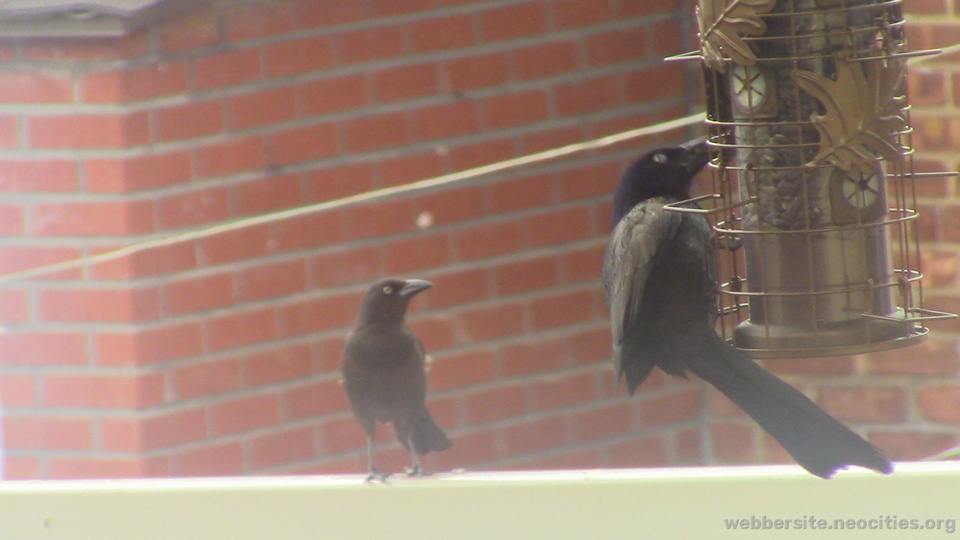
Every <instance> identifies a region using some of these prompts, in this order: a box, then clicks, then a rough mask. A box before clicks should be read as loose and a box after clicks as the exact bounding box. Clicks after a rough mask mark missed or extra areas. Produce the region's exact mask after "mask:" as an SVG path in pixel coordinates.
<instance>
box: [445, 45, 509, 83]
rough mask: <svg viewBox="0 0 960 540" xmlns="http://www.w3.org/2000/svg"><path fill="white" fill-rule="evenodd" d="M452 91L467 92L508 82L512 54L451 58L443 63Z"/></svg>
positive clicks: (502, 53)
mask: <svg viewBox="0 0 960 540" xmlns="http://www.w3.org/2000/svg"><path fill="white" fill-rule="evenodd" d="M441 69H442V70H443V73H444V74H446V79H447V81H448V83H449V85H450V91H451V92H466V91H469V90H476V89H478V88H488V87H492V86H500V85H503V84H506V83H507V82H508V81H509V80H510V56H509V54H507V53H505V52H497V53H489V54H483V55H476V56H464V57H458V58H451V59H449V60H447V61H446V62H444V63H443V64H442V68H441Z"/></svg>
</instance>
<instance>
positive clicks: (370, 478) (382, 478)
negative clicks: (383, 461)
mask: <svg viewBox="0 0 960 540" xmlns="http://www.w3.org/2000/svg"><path fill="white" fill-rule="evenodd" d="M389 477H390V473H387V474H384V473H382V472H380V471H378V470H376V469H373V470H371V471H370V474H368V475H367V479H366V480H364V481H363V483H364V484H369V483H371V482H377V483H379V484H383V485H387V484H388V483H389V482H387V478H389Z"/></svg>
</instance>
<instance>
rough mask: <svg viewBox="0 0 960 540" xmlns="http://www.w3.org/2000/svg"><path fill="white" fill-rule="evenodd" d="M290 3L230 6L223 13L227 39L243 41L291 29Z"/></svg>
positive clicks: (291, 8) (291, 7) (274, 34)
mask: <svg viewBox="0 0 960 540" xmlns="http://www.w3.org/2000/svg"><path fill="white" fill-rule="evenodd" d="M293 12H294V4H292V3H286V2H284V3H280V4H276V3H271V4H262V5H253V6H240V7H235V8H231V9H229V10H228V11H226V12H225V13H224V14H223V23H224V30H225V33H226V38H227V40H228V41H244V40H249V39H258V38H265V37H270V36H277V35H281V34H285V33H288V32H290V31H291V30H293Z"/></svg>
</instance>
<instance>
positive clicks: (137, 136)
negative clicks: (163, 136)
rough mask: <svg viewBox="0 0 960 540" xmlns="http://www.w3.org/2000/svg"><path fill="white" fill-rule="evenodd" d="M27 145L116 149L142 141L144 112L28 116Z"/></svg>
mask: <svg viewBox="0 0 960 540" xmlns="http://www.w3.org/2000/svg"><path fill="white" fill-rule="evenodd" d="M27 130H28V132H29V139H30V145H31V146H32V147H34V148H53V149H63V150H86V149H120V148H129V147H133V146H139V145H143V144H146V143H147V142H148V141H149V139H150V130H149V125H148V118H147V113H146V112H142V111H141V112H132V113H126V114H73V115H69V116H56V115H51V116H32V117H30V118H29V120H28V125H27Z"/></svg>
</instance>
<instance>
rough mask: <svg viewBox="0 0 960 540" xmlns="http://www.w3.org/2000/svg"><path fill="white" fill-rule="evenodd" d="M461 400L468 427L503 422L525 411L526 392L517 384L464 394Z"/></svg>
mask: <svg viewBox="0 0 960 540" xmlns="http://www.w3.org/2000/svg"><path fill="white" fill-rule="evenodd" d="M462 400H463V405H464V413H465V418H466V420H467V422H468V423H469V424H470V425H481V424H485V423H488V422H494V421H497V420H503V419H505V418H510V417H512V416H517V415H520V414H523V413H524V412H526V410H527V390H526V388H525V387H524V386H523V385H519V384H513V385H500V386H497V387H494V388H490V389H486V390H475V391H472V392H464V394H463V397H462Z"/></svg>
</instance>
